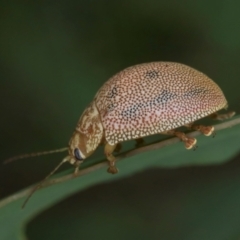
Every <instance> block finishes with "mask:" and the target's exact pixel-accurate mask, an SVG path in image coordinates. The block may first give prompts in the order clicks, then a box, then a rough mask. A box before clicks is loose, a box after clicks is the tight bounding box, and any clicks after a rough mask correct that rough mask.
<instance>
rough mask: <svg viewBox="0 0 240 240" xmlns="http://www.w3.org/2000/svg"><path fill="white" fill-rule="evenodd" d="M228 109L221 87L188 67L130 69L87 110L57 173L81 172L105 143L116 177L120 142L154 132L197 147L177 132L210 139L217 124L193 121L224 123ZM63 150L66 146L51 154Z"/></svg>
mask: <svg viewBox="0 0 240 240" xmlns="http://www.w3.org/2000/svg"><path fill="white" fill-rule="evenodd" d="M223 108H225V109H226V108H227V100H226V98H225V96H224V94H223V92H222V90H221V89H220V87H219V86H218V85H217V84H216V83H215V82H214V81H212V80H211V79H210V78H209V77H207V76H206V75H205V74H203V73H201V72H199V71H197V70H195V69H193V68H191V67H188V66H186V65H184V64H180V63H174V62H151V63H144V64H139V65H135V66H132V67H129V68H126V69H124V70H123V71H121V72H119V73H117V74H116V75H114V76H113V77H112V78H110V79H109V80H108V81H107V82H105V83H104V84H103V86H102V87H101V88H100V89H99V91H98V92H97V94H96V95H95V97H94V99H93V101H92V102H91V103H90V104H89V105H88V107H87V108H86V109H85V111H84V112H83V114H82V115H81V117H80V119H79V121H78V124H77V127H76V129H75V131H74V133H73V136H72V138H71V139H70V141H69V147H68V153H69V155H68V156H67V157H65V158H64V159H63V161H62V162H61V163H60V164H59V165H58V166H57V167H56V168H55V169H54V171H56V170H57V168H58V167H59V166H60V165H61V164H63V163H64V162H70V163H71V164H73V165H74V166H75V173H77V172H78V169H79V166H80V164H81V163H82V162H83V160H84V159H85V158H87V157H89V156H90V155H91V154H92V153H93V152H94V151H95V150H96V148H97V147H98V146H99V145H100V144H103V145H104V153H105V155H106V158H107V160H108V162H109V167H108V172H109V173H117V172H118V170H117V168H116V166H115V157H114V155H113V152H114V151H115V150H116V148H117V149H119V147H120V146H119V144H120V143H121V142H124V141H127V140H133V139H135V140H136V141H137V142H138V143H139V142H141V141H142V140H141V139H142V138H143V137H145V136H149V135H153V134H169V135H174V136H177V137H178V138H180V139H181V140H182V141H183V142H184V144H185V147H186V148H187V149H191V148H194V147H195V145H196V142H197V140H196V139H195V138H190V137H188V136H187V135H185V134H184V133H183V132H180V131H177V130H176V129H177V128H178V127H182V126H185V127H187V128H190V129H194V130H198V131H200V132H202V133H203V134H204V135H206V136H210V135H212V134H213V132H214V128H213V127H212V126H203V125H196V124H194V122H195V121H196V120H198V119H201V118H203V117H206V116H211V117H212V118H215V119H220V120H222V119H226V118H229V117H232V116H233V115H234V112H231V113H227V114H221V115H219V114H217V111H219V110H221V109H223ZM62 150H66V148H64V149H60V150H56V151H51V152H57V151H62ZM47 153H49V152H43V153H37V154H30V155H23V156H20V157H18V158H23V157H26V156H34V155H42V154H47ZM15 159H16V158H12V159H10V160H15ZM54 171H53V172H54ZM53 172H52V173H51V174H53ZM51 174H50V175H51Z"/></svg>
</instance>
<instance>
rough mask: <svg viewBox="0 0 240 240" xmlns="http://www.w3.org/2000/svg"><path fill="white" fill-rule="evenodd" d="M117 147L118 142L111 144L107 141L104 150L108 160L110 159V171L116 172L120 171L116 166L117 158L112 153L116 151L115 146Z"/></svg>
mask: <svg viewBox="0 0 240 240" xmlns="http://www.w3.org/2000/svg"><path fill="white" fill-rule="evenodd" d="M116 147H117V144H115V145H110V144H108V143H106V145H105V147H104V152H105V155H106V157H107V160H108V161H109V162H108V163H109V168H108V170H107V171H108V172H109V173H112V174H115V173H117V172H118V169H117V168H116V166H115V164H116V158H115V157H114V156H113V155H112V153H113V152H114V150H115V148H116Z"/></svg>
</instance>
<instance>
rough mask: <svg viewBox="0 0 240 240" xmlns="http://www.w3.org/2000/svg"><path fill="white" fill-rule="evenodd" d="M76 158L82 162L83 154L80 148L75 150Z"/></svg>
mask: <svg viewBox="0 0 240 240" xmlns="http://www.w3.org/2000/svg"><path fill="white" fill-rule="evenodd" d="M74 157H75V158H76V159H77V160H82V159H83V157H82V156H81V152H80V150H79V149H78V148H75V149H74Z"/></svg>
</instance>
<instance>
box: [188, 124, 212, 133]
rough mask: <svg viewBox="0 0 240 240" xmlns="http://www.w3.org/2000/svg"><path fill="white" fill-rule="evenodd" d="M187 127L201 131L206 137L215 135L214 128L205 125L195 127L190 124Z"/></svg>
mask: <svg viewBox="0 0 240 240" xmlns="http://www.w3.org/2000/svg"><path fill="white" fill-rule="evenodd" d="M185 126H186V127H188V128H190V129H193V130H196V131H199V132H201V133H202V134H204V135H205V136H211V135H212V134H213V136H214V135H215V133H214V127H213V126H204V125H198V124H196V125H195V124H194V123H189V124H187V125H185Z"/></svg>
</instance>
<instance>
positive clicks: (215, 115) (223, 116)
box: [209, 111, 236, 121]
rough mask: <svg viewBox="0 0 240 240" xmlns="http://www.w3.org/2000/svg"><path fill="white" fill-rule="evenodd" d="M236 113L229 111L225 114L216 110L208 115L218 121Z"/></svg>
mask: <svg viewBox="0 0 240 240" xmlns="http://www.w3.org/2000/svg"><path fill="white" fill-rule="evenodd" d="M235 114H236V113H235V112H233V111H231V112H227V113H225V114H219V113H217V112H215V113H213V114H211V115H209V117H210V118H212V119H214V120H219V121H222V120H226V119H228V118H231V117H233V116H234V115H235Z"/></svg>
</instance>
